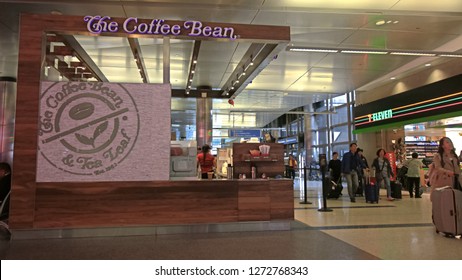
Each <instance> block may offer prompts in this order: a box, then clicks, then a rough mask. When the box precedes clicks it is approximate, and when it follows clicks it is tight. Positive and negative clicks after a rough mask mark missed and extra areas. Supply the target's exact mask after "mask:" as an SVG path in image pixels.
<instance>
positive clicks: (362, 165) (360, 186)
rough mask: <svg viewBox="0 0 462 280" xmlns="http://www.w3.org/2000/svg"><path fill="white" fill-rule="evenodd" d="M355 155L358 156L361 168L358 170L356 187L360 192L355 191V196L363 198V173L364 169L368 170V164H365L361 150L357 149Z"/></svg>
mask: <svg viewBox="0 0 462 280" xmlns="http://www.w3.org/2000/svg"><path fill="white" fill-rule="evenodd" d="M356 153H357V154H358V156H359V159H360V160H361V167H362V168H360V170H358V172H359V174H358V183H359V184H358V186H359V189H360V190H357V192H356V194H357V195H360V196H363V195H364V192H365V189H366V174H365V172H364V169H369V164H368V163H367V159H366V157H365V156H364V155H363V149H361V148H358V149H357V150H356Z"/></svg>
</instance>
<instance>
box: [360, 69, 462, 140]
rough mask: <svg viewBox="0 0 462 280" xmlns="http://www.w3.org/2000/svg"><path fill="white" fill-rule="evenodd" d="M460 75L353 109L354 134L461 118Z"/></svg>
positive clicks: (461, 91)
mask: <svg viewBox="0 0 462 280" xmlns="http://www.w3.org/2000/svg"><path fill="white" fill-rule="evenodd" d="M460 79H462V75H457V76H454V77H451V78H449V79H446V80H442V81H439V82H435V83H432V84H429V85H426V86H423V87H420V88H416V89H413V90H410V91H407V92H404V93H401V94H397V95H393V96H390V97H387V98H383V99H381V100H377V101H374V102H370V103H367V104H363V105H359V106H356V107H354V109H353V114H354V125H355V131H354V132H355V133H358V132H366V131H374V130H377V129H381V128H386V127H393V126H395V127H397V126H401V125H405V124H411V123H415V122H422V121H430V120H438V119H441V118H442V117H445V118H449V117H454V116H459V115H462V84H461V83H460Z"/></svg>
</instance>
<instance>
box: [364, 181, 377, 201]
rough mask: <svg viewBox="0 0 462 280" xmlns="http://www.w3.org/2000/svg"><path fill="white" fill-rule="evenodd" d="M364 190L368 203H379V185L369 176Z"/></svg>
mask: <svg viewBox="0 0 462 280" xmlns="http://www.w3.org/2000/svg"><path fill="white" fill-rule="evenodd" d="M364 192H365V194H366V203H367V202H369V203H374V202H375V203H379V187H378V186H377V185H376V184H374V183H371V181H370V179H369V177H366V182H365V184H364Z"/></svg>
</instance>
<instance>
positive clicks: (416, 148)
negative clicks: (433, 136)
mask: <svg viewBox="0 0 462 280" xmlns="http://www.w3.org/2000/svg"><path fill="white" fill-rule="evenodd" d="M404 144H405V147H406V158H411V155H412V153H413V152H417V153H418V154H419V159H423V158H432V157H433V155H434V154H435V153H437V152H438V143H437V142H435V141H406V142H404Z"/></svg>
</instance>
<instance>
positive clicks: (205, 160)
mask: <svg viewBox="0 0 462 280" xmlns="http://www.w3.org/2000/svg"><path fill="white" fill-rule="evenodd" d="M211 152H212V148H211V147H210V146H209V145H207V144H205V145H204V146H202V153H200V154H198V155H197V166H199V165H200V167H201V173H202V176H201V177H202V179H207V172H212V171H213V170H214V168H215V166H216V159H215V157H214V156H213V155H212V153H211Z"/></svg>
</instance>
